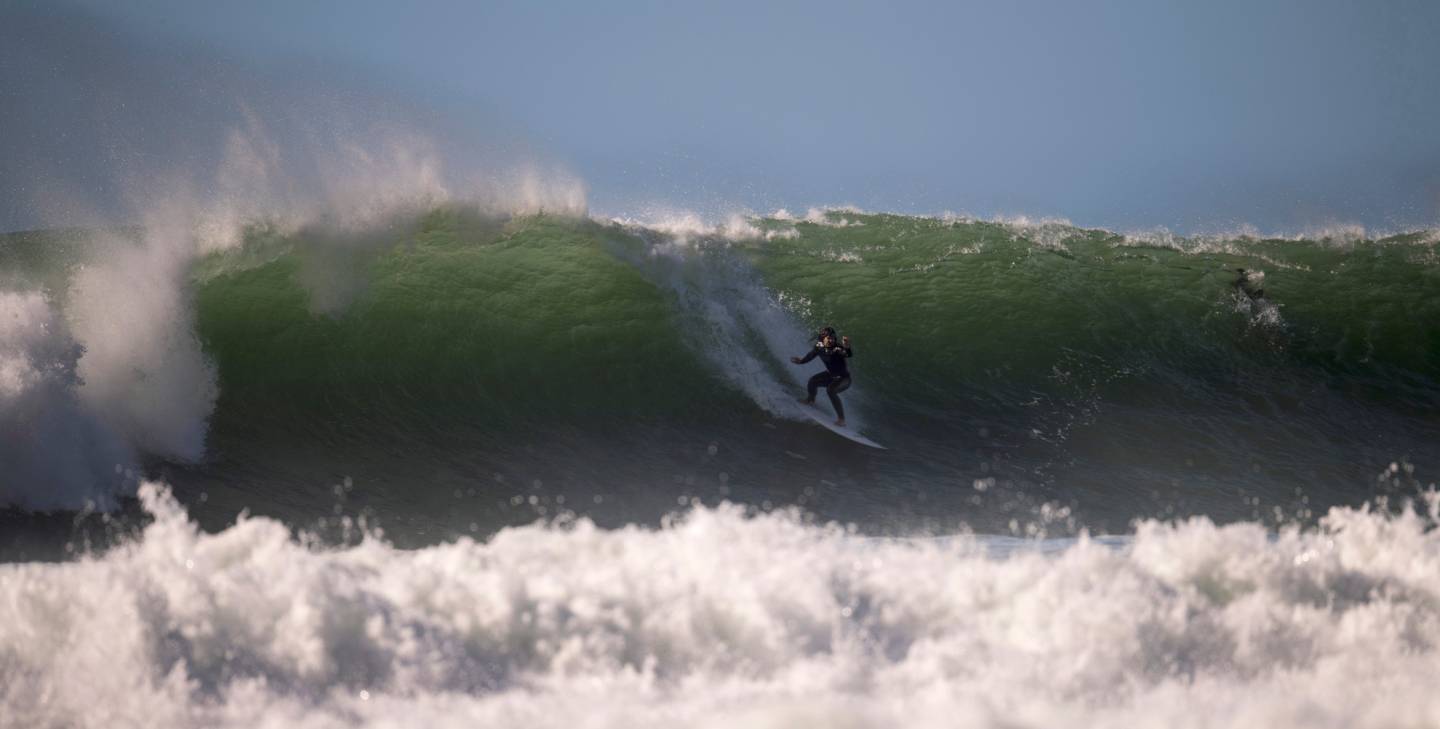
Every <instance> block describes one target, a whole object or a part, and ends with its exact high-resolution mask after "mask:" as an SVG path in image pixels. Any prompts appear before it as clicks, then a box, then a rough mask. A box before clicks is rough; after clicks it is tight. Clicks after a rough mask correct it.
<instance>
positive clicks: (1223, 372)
mask: <svg viewBox="0 0 1440 729" xmlns="http://www.w3.org/2000/svg"><path fill="white" fill-rule="evenodd" d="M561 202H562V203H563V198H562V200H561ZM376 209H383V212H382V213H375V212H374V210H371V212H369V213H367V214H365V215H358V214H357V215H356V216H354V217H353V218H348V217H346V216H336V215H334V214H330V215H328V216H325V217H311V218H307V219H303V220H299V221H298V222H297V220H295V219H283V218H278V217H272V218H265V217H250V218H244V219H238V222H237V220H232V219H227V220H225V221H222V222H223V224H221V223H215V222H214V219H213V218H207V219H206V220H207V221H209V222H210V223H214V225H212V226H211V227H208V228H207V227H205V226H196V225H195V220H194V219H191V218H187V217H185V216H158V217H155V218H152V219H147V220H145V221H142V224H139V225H136V226H132V227H125V228H83V229H54V230H46V231H35V232H30V233H17V234H10V235H6V236H3V237H0V435H3V441H0V474H3V475H0V509H3V510H0V559H3V560H4V563H3V564H0V585H3V589H0V595H3V597H0V726H17V727H18V726H26V727H32V726H54V727H61V726H131V725H151V726H291V725H304V726H353V725H370V726H414V725H433V726H450V725H456V726H458V725H476V724H480V725H490V726H680V725H683V726H712V725H713V726H737V725H738V726H777V727H778V726H794V725H796V724H800V723H813V724H821V725H827V726H856V727H865V726H877V727H878V726H897V725H905V726H953V725H956V724H961V725H974V726H997V727H998V726H1136V725H1140V726H1167V727H1173V726H1255V727H1275V726H1347V727H1350V726H1397V725H1404V726H1411V725H1413V726H1429V725H1436V724H1440V703H1437V702H1436V700H1435V699H1434V696H1433V691H1431V690H1430V687H1429V685H1428V684H1429V683H1430V679H1431V677H1433V675H1435V674H1436V672H1437V670H1440V653H1437V648H1436V643H1437V641H1440V542H1437V537H1436V534H1437V531H1436V528H1435V527H1436V523H1437V521H1436V520H1437V511H1436V509H1437V507H1436V503H1437V502H1436V498H1435V496H1434V493H1433V492H1434V481H1435V476H1434V474H1435V473H1436V472H1437V470H1440V445H1437V444H1440V417H1437V416H1436V412H1437V406H1440V237H1437V236H1436V235H1435V234H1433V233H1431V232H1426V231H1418V232H1408V233H1400V234H1395V235H1370V234H1366V233H1365V232H1364V231H1351V230H1332V231H1320V232H1316V233H1313V234H1310V235H1303V236H1265V235H1260V234H1258V233H1255V232H1253V231H1241V232H1238V233H1235V234H1232V235H1215V236H1194V237H1184V236H1176V235H1171V234H1169V233H1165V232H1163V231H1160V232H1141V233H1135V232H1131V233H1123V232H1112V231H1107V230H1100V229H1085V228H1079V227H1076V226H1073V225H1070V224H1069V223H1066V222H1064V221H1050V220H1039V221H1035V220H1026V219H1011V220H1005V219H1000V220H982V219H974V218H968V217H961V216H929V217H921V216H905V215H895V214H885V213H873V212H863V211H859V210H854V209H849V208H829V209H815V210H810V211H807V212H806V213H805V214H792V213H789V212H787V211H783V210H781V211H775V212H773V213H770V214H765V215H747V216H734V217H731V218H729V219H726V220H721V221H709V222H706V221H702V220H700V219H698V218H696V217H694V216H669V217H651V218H648V219H630V218H611V217H606V216H601V215H597V214H594V213H590V212H587V211H585V210H584V209H583V205H582V206H580V207H579V208H578V209H576V208H575V207H574V206H571V207H569V208H567V207H566V206H565V205H564V204H558V205H557V204H555V202H554V199H553V198H552V199H551V200H550V204H548V205H539V206H531V207H529V208H526V209H521V210H518V211H511V212H505V211H501V210H498V209H495V208H493V207H486V206H478V205H472V204H467V203H464V202H461V201H457V200H453V199H452V200H444V201H440V202H436V201H435V200H434V199H431V198H429V197H427V198H426V199H425V200H424V201H422V202H420V203H416V202H415V201H414V200H409V201H407V203H406V204H405V205H389V204H388V203H387V205H381V206H379V207H378V208H376ZM217 230H218V231H220V233H219V234H217V233H216V231H217ZM827 324H828V325H833V326H835V327H837V328H838V329H840V330H841V332H842V333H844V334H846V335H849V336H850V337H851V338H852V340H853V342H854V347H855V352H856V355H855V358H854V359H853V360H852V369H853V372H854V383H855V384H854V386H853V387H852V388H851V390H850V391H849V392H847V393H846V394H845V396H844V397H845V401H846V406H847V409H848V410H849V411H850V412H849V415H850V416H851V417H850V420H851V421H852V424H854V425H855V426H856V427H857V428H858V429H859V430H860V431H862V432H863V433H865V434H866V435H867V436H868V437H871V438H873V439H875V440H876V441H878V442H880V443H883V444H885V445H886V446H887V447H888V450H884V451H880V450H875V449H869V448H865V447H863V446H860V445H857V444H855V443H852V442H850V441H847V440H844V439H842V438H840V437H837V436H836V435H834V434H833V433H830V432H829V431H826V430H824V429H822V428H818V427H816V426H815V425H814V424H812V423H809V422H808V421H806V420H805V418H804V416H803V414H802V413H800V412H799V410H798V408H799V406H798V404H797V403H796V402H795V399H796V398H797V397H798V396H799V395H800V394H801V392H802V388H803V383H804V381H805V379H806V378H807V377H808V376H809V375H810V374H811V373H812V372H813V371H815V370H818V368H819V366H818V364H816V363H811V365H809V366H806V367H797V366H794V365H791V364H790V363H789V357H790V356H791V355H796V354H802V353H803V352H804V351H806V349H807V348H808V346H809V342H810V337H811V333H812V332H813V331H814V330H815V329H816V328H817V327H819V326H822V325H827ZM822 404H823V398H822Z"/></svg>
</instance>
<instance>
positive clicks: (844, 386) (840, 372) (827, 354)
mask: <svg viewBox="0 0 1440 729" xmlns="http://www.w3.org/2000/svg"><path fill="white" fill-rule="evenodd" d="M853 356H855V351H854V350H852V349H851V348H850V347H843V346H839V345H836V346H834V347H826V346H825V345H823V344H821V343H819V342H816V343H815V346H814V347H812V348H811V349H810V353H809V354H807V355H805V356H804V357H802V358H801V359H800V364H805V363H806V362H809V361H810V360H812V359H815V358H816V357H819V358H820V361H821V362H824V363H825V371H824V372H817V373H815V376H814V377H811V378H810V382H809V383H807V384H806V386H805V387H806V390H807V392H808V393H809V402H815V391H816V390H819V389H820V388H821V387H822V386H823V387H824V388H825V394H827V395H829V396H830V404H831V405H832V406H834V407H835V417H836V418H839V419H840V420H844V419H845V406H844V405H841V404H840V393H842V392H844V391H846V390H848V389H850V367H849V366H848V365H847V364H846V363H845V360H846V359H849V358H850V357H853Z"/></svg>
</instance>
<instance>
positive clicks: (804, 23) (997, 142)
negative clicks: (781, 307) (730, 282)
mask: <svg viewBox="0 0 1440 729" xmlns="http://www.w3.org/2000/svg"><path fill="white" fill-rule="evenodd" d="M83 6H84V7H86V8H87V9H88V11H90V12H92V13H94V14H95V15H96V16H98V17H100V18H102V19H103V20H104V22H106V23H110V24H113V25H114V26H115V27H116V28H118V29H120V30H121V31H122V32H123V33H125V34H128V35H131V36H134V37H136V38H143V39H145V40H146V42H148V43H151V44H162V45H163V44H176V45H186V46H194V47H197V48H201V49H203V50H204V52H207V53H214V54H216V55H219V56H222V57H224V58H226V59H227V60H229V61H233V62H235V63H242V64H249V65H254V66H257V67H261V68H266V69H270V70H271V71H273V72H276V73H280V74H284V73H286V69H290V68H324V69H328V70H327V71H326V72H327V73H337V74H342V75H345V76H347V77H349V78H351V79H359V80H361V81H362V82H363V83H365V84H367V85H369V86H371V87H373V88H375V89H377V90H379V91H380V92H382V93H390V92H394V93H396V94H401V95H404V96H405V97H406V98H409V99H414V100H416V101H417V103H420V104H423V105H429V106H431V107H433V108H435V109H440V110H444V113H447V114H453V115H454V116H455V117H456V118H457V119H461V120H464V119H470V118H475V119H486V120H488V121H487V125H488V126H485V128H486V129H493V128H496V126H503V127H504V128H506V129H512V130H518V132H519V133H520V134H522V135H523V136H525V137H526V138H527V139H528V140H530V142H531V143H532V144H533V145H534V146H535V147H537V148H540V149H544V150H545V151H546V153H547V154H550V155H554V156H555V157H558V158H559V159H561V160H564V161H565V163H566V164H567V165H568V166H569V167H571V168H572V169H574V170H575V171H576V172H577V173H578V174H579V175H580V176H581V177H582V178H584V179H585V180H586V182H587V183H588V185H589V187H590V190H591V199H592V207H594V208H596V209H598V210H600V211H602V212H613V213H625V212H630V211H632V210H635V209H640V208H643V207H646V206H648V205H670V206H675V207H689V208H694V209H698V210H701V211H710V212H718V211H720V210H725V209H737V208H749V209H754V210H762V211H763V210H770V209H773V208H775V207H781V206H784V207H790V208H802V209H803V208H804V207H806V206H808V205H815V204H828V203H852V204H857V205H860V206H862V207H866V208H877V209H889V210H898V211H913V212H939V211H943V210H953V211H965V212H972V213H977V214H984V215H990V214H1029V215H1035V216H1062V217H1068V218H1071V219H1073V220H1075V221H1076V222H1078V223H1082V224H1090V225H1106V226H1111V227H1144V226H1168V227H1171V228H1174V229H1179V230H1203V229H1207V228H1226V227H1233V226H1234V225H1237V224H1240V223H1251V224H1255V225H1258V226H1261V227H1262V228H1272V229H1273V228H1287V229H1294V228H1303V227H1305V226H1308V225H1323V224H1328V223H1334V222H1361V223H1364V224H1366V225H1369V226H1371V227H1372V228H1386V227H1404V226H1416V225H1433V224H1435V222H1436V221H1437V219H1440V124H1437V120H1440V70H1437V69H1440V43H1436V42H1435V39H1436V38H1440V3H1433V2H1370V3H1366V2H1330V1H1328V0H1312V1H1308V2H1298V1H1295V2H1292V1H1289V0H1263V1H1260V2H1234V1H1231V0H1211V1H1209V2H1199V1H1196V2H1163V1H1157V0H1151V1H1146V2H1130V1H1122V2H1065V1H1061V0H1054V1H1047V2H1024V1H1021V2H988V3H962V2H946V3H927V2H893V3H843V2H808V3H792V2H727V3H660V2H655V3H587V2H530V3H518V2H516V3H510V2H504V3H473V2H421V3H380V2H321V1H313V2H303V3H292V2H277V1H272V0H262V1H258V2H248V3H240V2H231V3H193V2H182V1H179V0H129V1H128V2H125V3H112V2H98V1H96V2H87V3H85V4H84V5H83ZM73 52H74V53H81V54H83V53H85V49H83V48H76V49H73ZM496 120H499V121H498V122H497V121H496ZM484 133H486V132H485V131H479V127H477V132H476V134H477V135H481V134H484Z"/></svg>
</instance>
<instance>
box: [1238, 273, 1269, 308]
mask: <svg viewBox="0 0 1440 729" xmlns="http://www.w3.org/2000/svg"><path fill="white" fill-rule="evenodd" d="M1235 273H1237V274H1239V275H1240V277H1239V278H1237V279H1235V290H1237V291H1239V292H1240V293H1242V294H1245V295H1246V296H1247V297H1249V298H1250V300H1251V301H1259V300H1260V299H1263V298H1265V287H1264V286H1263V285H1262V284H1264V283H1265V272H1264V271H1250V270H1247V269H1244V268H1237V269H1235Z"/></svg>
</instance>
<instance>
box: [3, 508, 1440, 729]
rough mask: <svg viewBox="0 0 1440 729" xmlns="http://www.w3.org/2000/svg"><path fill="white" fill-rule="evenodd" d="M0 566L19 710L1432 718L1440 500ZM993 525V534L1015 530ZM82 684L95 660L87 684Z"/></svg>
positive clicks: (1273, 720)
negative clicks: (1046, 525) (1385, 506)
mask: <svg viewBox="0 0 1440 729" xmlns="http://www.w3.org/2000/svg"><path fill="white" fill-rule="evenodd" d="M141 496H142V499H143V501H144V504H145V506H146V508H147V509H148V510H150V511H151V513H152V514H153V515H154V516H155V521H154V522H153V523H152V524H151V525H150V526H149V527H147V528H146V530H145V531H144V533H143V535H142V536H141V537H140V538H139V539H138V540H137V541H135V542H133V543H130V544H127V545H123V546H121V547H120V548H117V549H115V550H113V551H111V552H110V553H108V554H106V555H104V556H98V557H92V558H88V559H84V560H82V561H80V562H76V563H70V564H60V565H44V564H22V565H4V566H0V594H4V595H6V596H7V597H8V599H7V600H5V601H0V679H3V680H0V717H4V720H3V722H0V723H4V724H5V725H7V726H77V727H90V726H94V727H102V726H117V725H118V726H127V725H146V726H159V727H191V726H193V727H200V726H205V727H229V726H234V727H241V726H294V725H304V726H322V727H329V726H336V727H338V726H400V725H407V726H414V725H426V726H442V727H444V726H475V725H483V726H501V727H504V726H540V727H550V726H553V727H564V726H575V725H584V726H594V727H610V726H616V727H618V726H627V727H631V726H675V725H690V726H761V727H765V726H793V725H794V724H795V723H796V722H800V721H805V722H810V723H816V724H819V725H833V726H853V727H884V726H937V727H938V726H954V725H956V724H960V725H966V726H982V727H986V726H994V727H1001V726H1005V727H1015V726H1022V727H1029V726H1034V727H1040V726H1046V727H1053V726H1075V727H1084V726H1096V727H1118V726H1138V727H1173V726H1188V727H1210V726H1217V727H1219V726H1224V727H1257V728H1259V727H1265V728H1267V729H1270V728H1274V727H1290V726H1295V727H1299V726H1307V727H1314V726H1335V727H1341V726H1345V727H1371V726H1374V727H1381V726H1396V725H1406V726H1421V725H1431V724H1434V723H1435V722H1437V721H1440V698H1437V697H1436V695H1435V692H1434V690H1433V686H1432V685H1431V684H1432V680H1431V677H1433V676H1434V675H1435V673H1436V671H1437V670H1440V647H1437V641H1436V638H1435V636H1436V635H1440V599H1437V598H1440V531H1437V530H1435V529H1434V526H1435V516H1436V508H1435V507H1436V501H1435V500H1434V497H1433V496H1432V497H1431V500H1430V501H1429V503H1428V507H1427V510H1426V511H1425V512H1424V513H1416V512H1406V513H1404V514H1401V515H1398V516H1391V515H1387V514H1385V513H1381V512H1375V511H1371V510H1369V509H1360V510H1336V511H1332V512H1331V513H1330V515H1329V516H1327V517H1326V518H1325V519H1324V520H1323V522H1322V524H1321V526H1320V527H1319V528H1317V529H1314V530H1311V531H1303V532H1302V531H1297V530H1294V529H1287V530H1283V531H1281V532H1280V533H1279V534H1271V533H1267V532H1266V531H1265V530H1264V529H1263V528H1262V527H1260V526H1259V525H1257V524H1247V523H1241V524H1234V525H1230V526H1225V527H1219V526H1216V525H1214V524H1212V523H1211V522H1209V521H1208V520H1206V519H1203V518H1202V519H1194V520H1191V521H1187V522H1182V523H1160V522H1146V523H1143V524H1140V525H1139V527H1138V529H1137V531H1136V532H1135V533H1134V534H1133V535H1132V536H1131V537H1130V538H1129V539H1128V541H1127V542H1125V543H1123V544H1122V546H1121V547H1119V548H1116V547H1113V546H1106V545H1103V544H1100V543H1096V542H1092V541H1089V540H1086V539H1081V540H1079V541H1077V542H1073V543H1068V544H1063V543H1062V544H1060V545H1059V546H1058V548H1054V549H1051V548H1049V547H1047V544H1048V543H1045V542H1038V543H1036V546H1037V547H1039V548H1037V549H1035V550H1029V549H1019V550H1014V549H1013V546H1014V545H1013V544H1012V543H1011V542H1009V541H1004V546H1005V547H1006V548H1005V549H1004V550H1002V552H1003V554H997V553H996V552H995V551H993V550H991V549H990V548H989V546H988V542H987V538H985V537H964V538H955V539H947V540H923V539H922V540H874V539H868V538H863V537H859V536H856V535H854V534H853V533H851V532H849V531H847V530H845V529H843V528H840V527H837V526H833V525H831V526H818V525H807V524H805V523H804V522H802V521H801V520H799V519H798V518H796V517H795V516H794V515H791V514H786V513H776V514H769V515H751V516H747V515H745V514H744V513H742V512H741V511H740V510H739V509H738V508H735V507H729V506H722V507H718V508H704V507H700V508H695V509H693V510H692V511H690V512H689V513H688V514H686V515H684V516H683V517H680V518H677V519H674V520H671V521H669V522H668V523H667V524H666V525H665V526H664V527H662V528H659V529H654V530H647V529H639V528H633V527H631V528H625V529H619V530H614V531H607V530H601V529H597V528H595V527H594V526H592V525H591V524H590V523H588V522H586V521H583V520H581V521H578V522H571V523H568V524H562V525H551V526H547V525H543V524H536V525H532V526H527V527H523V528H514V529H508V530H505V531H502V532H500V533H499V534H497V535H496V536H495V537H493V538H492V539H490V540H489V541H487V542H483V543H482V542H474V541H471V540H469V539H461V540H459V541H457V542H454V543H452V544H446V545H440V546H435V547H430V548H427V549H422V550H418V551H408V550H397V549H393V548H391V547H389V546H387V545H386V544H385V543H383V542H382V541H379V540H378V539H374V538H369V539H366V540H365V541H364V542H363V543H361V544H360V545H358V546H356V547H353V548H348V549H340V550H334V551H326V550H316V549H314V548H311V547H307V546H305V545H304V544H302V543H300V542H297V541H295V540H294V539H293V538H292V537H291V536H290V533H289V531H288V529H286V528H285V527H284V526H283V525H281V524H279V523H277V522H274V521H270V520H267V519H244V520H242V521H241V522H239V523H238V524H236V525H235V526H233V527H231V528H229V529H227V530H225V531H223V532H221V533H219V534H215V535H207V534H203V533H201V532H200V531H199V530H198V529H197V528H196V527H195V526H194V525H193V524H191V523H189V522H188V521H187V520H186V516H185V514H184V513H183V511H182V510H181V508H180V507H179V506H178V505H177V504H176V503H175V502H174V501H172V500H171V499H170V498H169V497H168V496H167V495H166V493H165V491H164V490H163V489H162V488H160V487H158V486H156V485H153V484H147V485H145V486H144V487H142V489H141ZM1002 541H1003V540H1002ZM79 677H83V680H81V679H80V678H79Z"/></svg>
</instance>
